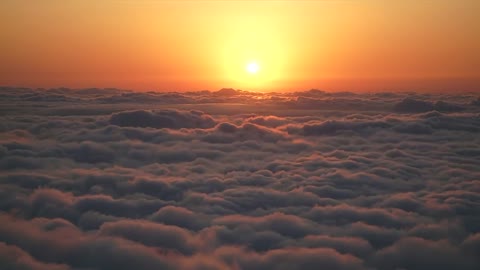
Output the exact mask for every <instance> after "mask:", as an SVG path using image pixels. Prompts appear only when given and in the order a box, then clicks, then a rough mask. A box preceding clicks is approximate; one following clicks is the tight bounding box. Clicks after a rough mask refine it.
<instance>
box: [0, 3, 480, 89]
mask: <svg viewBox="0 0 480 270" xmlns="http://www.w3.org/2000/svg"><path fill="white" fill-rule="evenodd" d="M479 13H480V2H479V1H476V0H458V1H447V0H438V1H427V0H421V1H413V0H406V1H374V0H365V1H361V0H358V1H354V0H352V1H335V0H332V1H201V0H200V1H162V0H158V1H154V0H152V1H146V0H145V1H130V0H125V1H121V0H117V1H114V0H105V1H91V0H87V1H77V0H72V1H59V0H58V1H57V0H45V1H28V0H15V1H14V0H3V1H1V2H0V40H1V42H0V59H1V65H0V85H10V86H25V87H44V88H51V87H62V86H63V87H71V88H85V87H117V88H122V89H133V90H160V91H168V90H170V91H185V90H204V89H209V90H217V89H220V88H223V87H232V88H236V89H245V90H257V91H287V90H304V89H310V88H318V89H325V90H332V91H337V90H349V91H383V90H418V91H421V90H429V91H443V90H455V91H457V90H458V91H476V90H480V23H478V14H479ZM252 64H253V65H255V66H257V68H258V71H257V72H249V71H248V68H247V67H248V66H249V65H250V66H251V65H252Z"/></svg>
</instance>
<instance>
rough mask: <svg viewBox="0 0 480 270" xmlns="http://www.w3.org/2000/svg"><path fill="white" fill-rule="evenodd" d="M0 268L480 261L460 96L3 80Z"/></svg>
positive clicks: (195, 268)
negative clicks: (24, 84) (135, 88)
mask: <svg viewBox="0 0 480 270" xmlns="http://www.w3.org/2000/svg"><path fill="white" fill-rule="evenodd" d="M0 103H1V106H0V118H1V121H0V170H1V173H0V268H2V269H55V270H56V269H62V270H63V269H187V270H188V269H192V270H200V269H212V270H213V269H219V270H220V269H239V270H240V269H392V270H393V269H409V270H414V269H472V270H473V269H479V268H480V260H479V254H480V136H478V134H479V133H480V107H479V106H478V104H477V103H478V96H476V95H474V94H469V93H465V94H418V93H371V94H357V93H348V92H342V93H327V92H323V91H319V90H310V91H305V92H296V93H269V94H258V93H250V92H246V91H240V90H234V89H222V90H220V91H217V92H209V91H202V92H187V93H155V92H146V93H135V92H129V91H123V90H116V89H83V90H69V89H50V90H45V89H38V90H32V89H20V88H6V87H4V88H1V90H0Z"/></svg>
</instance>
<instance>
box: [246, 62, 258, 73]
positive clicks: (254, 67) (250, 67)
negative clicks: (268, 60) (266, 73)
mask: <svg viewBox="0 0 480 270" xmlns="http://www.w3.org/2000/svg"><path fill="white" fill-rule="evenodd" d="M245 69H246V70H247V72H248V73H250V74H256V73H258V72H259V71H260V66H259V65H258V63H257V62H250V63H248V64H247V66H246V67H245Z"/></svg>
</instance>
